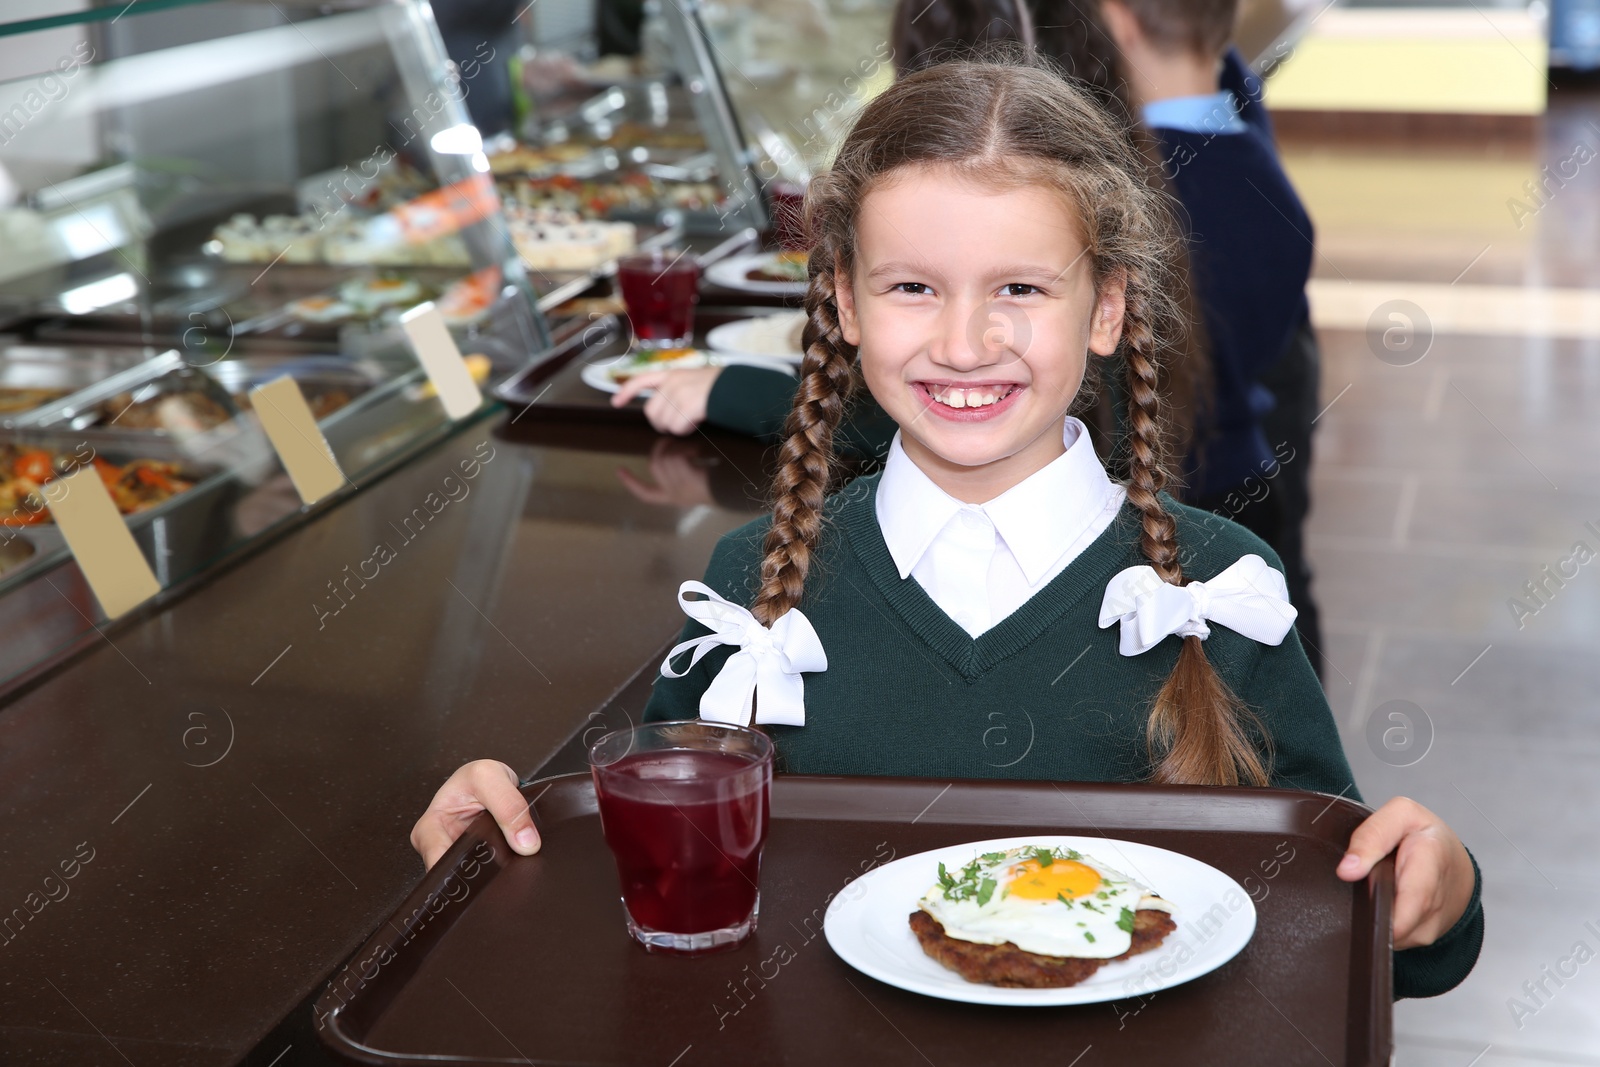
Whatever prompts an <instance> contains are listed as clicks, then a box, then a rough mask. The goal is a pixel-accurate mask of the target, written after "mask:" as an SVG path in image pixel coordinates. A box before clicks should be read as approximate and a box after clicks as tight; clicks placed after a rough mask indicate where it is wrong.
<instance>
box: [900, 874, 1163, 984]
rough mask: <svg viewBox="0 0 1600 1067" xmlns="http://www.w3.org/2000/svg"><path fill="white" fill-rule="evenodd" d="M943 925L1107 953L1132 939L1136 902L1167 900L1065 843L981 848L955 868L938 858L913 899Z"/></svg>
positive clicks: (1045, 946) (1061, 950)
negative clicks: (935, 871) (929, 881)
mask: <svg viewBox="0 0 1600 1067" xmlns="http://www.w3.org/2000/svg"><path fill="white" fill-rule="evenodd" d="M918 903H919V905H920V906H921V908H922V910H924V911H926V912H927V913H928V914H929V915H932V916H933V917H934V918H935V919H937V920H939V924H940V925H941V926H943V927H944V932H945V933H946V934H948V935H949V936H951V937H954V938H957V939H959V940H961V941H971V942H974V943H976V944H980V945H1000V944H1004V943H1006V942H1008V941H1009V942H1011V943H1012V944H1013V945H1016V946H1017V947H1018V948H1020V949H1022V950H1023V951H1025V952H1036V953H1038V954H1040V955H1042V956H1075V957H1082V958H1087V959H1111V958H1112V957H1114V956H1120V955H1122V954H1123V953H1124V952H1126V951H1128V949H1129V948H1130V947H1132V945H1133V916H1134V912H1136V911H1139V910H1140V909H1141V908H1153V909H1156V910H1159V911H1165V912H1172V911H1174V908H1173V907H1172V905H1171V904H1169V903H1167V902H1166V901H1165V900H1162V899H1161V898H1160V897H1158V896H1156V895H1155V894H1154V893H1152V892H1151V891H1150V890H1149V889H1148V888H1146V887H1145V886H1142V885H1140V884H1139V883H1138V882H1135V881H1134V880H1133V879H1131V878H1129V877H1128V876H1127V875H1124V874H1122V873H1121V872H1119V871H1116V870H1114V869H1113V868H1111V867H1108V866H1106V865H1105V864H1104V863H1101V862H1099V861H1098V860H1095V859H1091V858H1090V857H1088V856H1085V855H1083V854H1082V853H1080V852H1076V851H1074V850H1072V849H1061V848H1055V849H1050V848H1043V847H1024V848H1013V849H1009V850H1007V851H1005V852H986V853H984V854H983V855H981V856H977V857H975V858H974V859H973V860H972V862H971V863H969V864H967V865H966V866H965V867H962V868H961V869H960V870H959V871H954V872H952V871H948V870H946V869H945V865H944V864H942V863H941V864H940V865H939V882H938V884H937V885H935V886H934V887H933V888H931V889H929V890H928V892H927V894H926V895H924V896H923V898H922V899H921V901H919V902H918Z"/></svg>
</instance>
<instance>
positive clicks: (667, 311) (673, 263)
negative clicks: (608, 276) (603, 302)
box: [617, 249, 700, 348]
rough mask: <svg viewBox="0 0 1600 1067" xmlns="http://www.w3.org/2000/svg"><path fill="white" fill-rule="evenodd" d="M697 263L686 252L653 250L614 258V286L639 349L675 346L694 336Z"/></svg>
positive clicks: (697, 296) (698, 283) (698, 279)
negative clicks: (625, 309)
mask: <svg viewBox="0 0 1600 1067" xmlns="http://www.w3.org/2000/svg"><path fill="white" fill-rule="evenodd" d="M699 285H700V263H699V261H698V260H696V259H695V258H694V255H693V254H692V253H690V252H687V251H684V252H668V251H664V250H661V249H657V250H655V251H653V252H640V253H638V254H637V255H632V256H623V257H622V258H621V259H619V260H618V261H617V287H618V288H619V289H621V290H622V302H623V303H624V304H625V305H627V308H628V318H629V320H630V321H631V322H632V323H633V335H634V337H635V338H637V339H638V342H639V347H640V348H679V347H682V346H683V345H686V344H688V343H689V342H690V341H691V340H692V339H693V338H694V305H695V301H696V300H698V299H699Z"/></svg>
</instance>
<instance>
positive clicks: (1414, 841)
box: [1338, 797, 1473, 949]
mask: <svg viewBox="0 0 1600 1067" xmlns="http://www.w3.org/2000/svg"><path fill="white" fill-rule="evenodd" d="M1390 852H1394V853H1395V858H1394V947H1395V948H1396V949H1404V948H1415V947H1417V946H1418V945H1431V944H1433V943H1434V942H1435V941H1437V940H1438V939H1439V938H1440V937H1441V936H1442V935H1443V934H1444V933H1445V931H1447V930H1449V929H1450V928H1451V927H1452V926H1454V925H1455V924H1456V920H1458V919H1460V918H1461V916H1462V914H1463V913H1464V912H1465V911H1466V910H1467V905H1468V904H1469V903H1471V901H1472V882H1473V877H1472V860H1471V859H1470V858H1469V857H1468V856H1467V850H1466V847H1465V846H1464V845H1462V844H1461V839H1460V838H1458V837H1456V835H1455V832H1454V831H1453V830H1451V829H1450V827H1448V826H1446V825H1445V823H1444V820H1443V819H1441V818H1439V816H1437V815H1435V814H1434V813H1433V812H1431V811H1429V810H1428V809H1427V808H1425V807H1423V806H1422V805H1421V804H1418V803H1417V802H1416V801H1415V800H1411V799H1409V798H1407V797H1395V798H1394V799H1393V800H1391V801H1389V803H1387V804H1385V805H1384V806H1383V807H1381V808H1379V809H1378V810H1377V811H1375V812H1373V813H1372V814H1371V815H1370V816H1368V818H1367V820H1366V821H1365V822H1363V823H1362V824H1361V825H1360V826H1358V827H1356V832H1355V833H1353V834H1351V835H1350V849H1349V851H1348V852H1346V853H1345V857H1344V859H1342V860H1340V861H1339V867H1338V874H1339V877H1340V878H1342V879H1344V880H1345V881H1346V882H1354V881H1357V880H1359V879H1362V878H1365V877H1366V876H1367V872H1369V871H1371V870H1372V868H1373V866H1374V865H1375V864H1376V863H1377V862H1378V861H1379V860H1381V859H1383V857H1385V856H1387V855H1388V854H1389V853H1390Z"/></svg>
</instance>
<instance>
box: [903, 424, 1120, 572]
mask: <svg viewBox="0 0 1600 1067" xmlns="http://www.w3.org/2000/svg"><path fill="white" fill-rule="evenodd" d="M1061 439H1062V441H1063V443H1065V444H1066V446H1067V450H1066V452H1065V454H1063V455H1061V456H1058V457H1056V458H1055V459H1053V460H1051V461H1050V463H1049V465H1048V466H1046V467H1044V469H1042V470H1040V471H1037V472H1036V473H1034V474H1032V475H1030V476H1029V477H1027V478H1026V479H1024V480H1023V481H1022V482H1020V483H1019V484H1017V485H1014V486H1012V487H1011V488H1010V489H1008V490H1006V491H1005V492H1004V493H1002V494H1000V495H999V496H997V497H995V498H994V499H993V500H991V501H989V502H988V503H986V504H982V505H976V506H977V507H978V508H979V510H981V511H983V513H984V514H986V515H987V516H988V517H989V521H991V522H993V523H994V526H995V529H996V531H998V532H999V534H1000V536H1001V537H1002V538H1004V539H1005V542H1006V546H1007V547H1008V548H1010V550H1011V554H1012V555H1013V556H1014V557H1015V558H1016V561H1017V564H1018V566H1020V567H1021V568H1022V573H1023V574H1024V575H1025V576H1026V577H1027V579H1028V582H1029V583H1030V584H1032V585H1037V584H1039V581H1040V579H1041V578H1042V577H1043V576H1044V575H1045V574H1046V573H1047V572H1048V571H1049V570H1050V567H1051V565H1052V564H1054V563H1055V561H1056V560H1058V559H1060V558H1061V554H1062V553H1063V552H1065V551H1066V550H1067V547H1068V546H1069V545H1071V544H1072V543H1073V542H1074V541H1076V540H1077V538H1078V537H1079V536H1080V535H1081V534H1082V533H1083V531H1084V530H1086V529H1088V527H1089V526H1090V524H1091V523H1093V522H1094V521H1095V520H1096V519H1097V518H1098V517H1099V516H1101V515H1102V514H1104V512H1105V509H1106V508H1107V507H1108V506H1109V505H1110V503H1111V500H1112V497H1113V496H1115V494H1116V491H1117V487H1116V485H1115V484H1114V483H1113V482H1112V481H1111V479H1110V478H1109V477H1108V476H1107V475H1106V470H1105V467H1104V466H1102V465H1101V463H1100V458H1099V457H1098V456H1097V455H1095V451H1094V444H1093V442H1091V441H1090V440H1089V432H1088V429H1087V428H1086V427H1085V426H1084V425H1083V423H1082V422H1080V421H1079V420H1077V419H1075V418H1070V417H1069V418H1068V419H1067V420H1066V423H1065V425H1063V426H1062V429H1061ZM970 506H974V505H968V504H963V503H962V502H961V501H959V500H957V499H956V498H955V497H953V496H951V495H950V494H949V493H946V492H945V491H944V490H943V489H940V488H939V487H938V486H937V485H935V484H934V483H933V480H932V479H930V478H929V477H928V476H927V475H926V474H924V473H923V471H922V468H920V467H918V466H917V465H916V464H915V463H913V462H911V457H910V456H907V455H906V453H905V449H904V448H902V447H901V445H900V435H899V434H898V433H897V434H895V437H894V442H893V444H891V445H890V446H889V456H888V459H887V460H886V461H885V463H884V467H883V477H882V478H881V479H880V480H879V482H878V494H877V501H876V511H877V515H878V526H879V527H880V528H881V529H882V531H883V540H884V543H885V544H886V545H888V547H889V555H890V556H892V557H893V558H894V563H895V567H896V569H898V570H899V572H900V577H901V578H907V577H909V576H910V575H911V572H912V570H914V569H915V568H916V566H917V564H918V563H919V562H920V561H921V559H922V557H923V555H924V554H926V553H927V551H928V547H929V546H930V545H932V544H933V541H934V539H935V538H936V537H938V536H939V533H940V532H941V531H942V530H943V529H944V528H945V526H946V525H948V524H949V522H950V520H951V519H953V518H954V517H955V516H956V514H957V513H958V512H959V511H961V509H962V508H965V507H970Z"/></svg>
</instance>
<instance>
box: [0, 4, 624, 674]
mask: <svg viewBox="0 0 1600 1067" xmlns="http://www.w3.org/2000/svg"><path fill="white" fill-rule="evenodd" d="M0 18H3V19H5V20H7V21H5V22H4V23H0V74H3V76H4V78H5V80H4V82H0V249H3V250H4V251H3V253H0V681H3V680H6V679H10V678H13V677H15V676H16V675H18V674H19V673H22V672H25V671H27V670H28V669H30V668H32V667H33V666H35V665H36V664H38V663H40V662H42V661H43V660H46V659H48V658H49V657H50V656H52V655H53V654H54V653H56V652H58V651H59V650H61V649H63V648H67V647H70V646H71V645H73V644H74V642H76V641H78V640H80V639H82V638H83V637H84V636H85V635H86V634H87V635H91V636H92V629H93V628H94V627H96V626H97V625H98V623H99V622H100V621H101V620H102V619H103V618H104V616H103V615H102V614H100V611H99V605H98V602H97V600H96V598H95V597H94V596H92V595H91V594H90V590H89V589H88V587H87V586H86V583H85V580H84V578H83V576H82V573H81V571H80V569H79V568H78V567H77V566H76V564H75V563H74V561H73V559H72V557H71V555H70V553H69V552H68V548H67V545H66V543H65V541H64V538H63V536H62V534H61V533H60V532H59V531H58V529H57V527H56V523H55V521H54V516H53V514H52V510H51V509H50V508H49V507H48V506H46V503H45V494H44V492H43V487H44V486H47V485H48V484H49V483H50V482H52V481H54V480H57V479H60V478H63V477H65V476H67V475H70V474H71V473H72V472H74V471H75V470H77V469H78V468H80V467H86V466H92V467H93V468H94V469H95V470H96V471H98V472H99V474H100V477H101V480H102V481H103V482H104V484H105V485H106V487H107V489H108V490H109V493H110V496H111V498H112V501H113V502H114V503H115V505H116V508H117V510H118V511H120V512H121V513H122V514H123V515H124V516H125V521H126V523H127V525H128V527H129V528H130V530H131V531H132V532H133V535H134V539H135V541H136V542H137V544H138V546H139V548H140V549H141V550H142V552H143V554H144V556H145V557H146V559H147V561H148V562H149V564H150V567H151V570H152V572H153V573H154V575H155V577H156V579H157V581H158V582H159V584H160V586H161V588H162V589H163V590H164V591H170V590H172V589H174V588H175V587H177V586H179V585H180V584H182V583H184V582H185V581H186V580H188V579H191V578H193V577H195V576H196V575H199V574H201V573H203V572H204V571H205V570H206V569H207V568H209V567H211V566H212V565H213V564H215V563H216V562H217V561H218V560H219V559H221V558H223V557H225V556H227V555H229V554H230V553H233V552H235V551H237V550H239V549H240V548H242V547H244V546H246V545H248V544H250V543H251V542H252V541H254V540H255V539H257V538H259V537H262V536H264V535H267V534H269V533H270V532H272V531H274V530H278V529H281V528H283V527H284V526H285V525H287V524H292V523H294V522H296V521H298V520H299V519H300V518H301V517H302V516H304V515H306V514H307V513H308V511H309V509H307V508H305V507H303V506H302V505H301V501H300V498H299V496H298V495H297V494H296V492H295V490H294V488H293V487H292V485H291V484H290V481H289V479H288V478H287V476H286V475H285V474H284V473H283V470H282V467H281V465H280V463H279V461H278V458H277V454H276V453H275V452H274V450H273V448H272V446H271V444H270V443H269V440H268V438H267V436H266V434H265V433H264V432H263V430H262V426H261V424H260V421H259V420H258V419H256V418H255V416H254V414H253V413H252V411H251V399H250V391H251V389H252V388H253V387H255V386H258V385H261V384H263V383H265V382H268V381H271V380H274V379H277V378H280V377H283V376H286V375H287V376H289V377H291V378H293V379H295V380H296V381H297V383H298V384H299V387H300V391H301V393H302V394H303V395H304V396H305V398H306V400H307V402H308V405H309V407H310V409H311V414H312V417H313V418H314V419H315V420H316V422H317V425H318V428H319V429H320V430H321V432H322V434H323V436H324V437H325V438H326V440H327V442H328V445H329V447H330V449H331V451H332V453H333V455H334V456H335V457H336V459H337V461H338V465H339V467H340V469H341V470H342V472H343V473H344V475H345V477H346V485H345V487H344V489H343V491H342V492H343V493H348V492H353V491H354V490H355V486H357V485H359V484H361V483H363V482H365V481H367V480H368V479H370V478H371V477H373V476H374V475H376V474H377V473H378V472H380V471H381V470H383V469H384V468H385V467H387V466H389V465H392V464H395V463H397V462H400V461H402V460H404V459H405V458H406V457H407V456H409V455H411V454H413V453H415V452H416V451H417V450H418V449H420V448H422V447H424V446H425V445H427V444H429V443H430V442H433V441H436V440H438V439H439V438H441V437H442V436H444V435H446V434H448V433H449V432H450V431H451V429H452V426H453V422H452V420H451V419H450V418H449V417H448V416H447V415H446V413H445V411H444V408H443V407H442V405H441V404H440V402H439V400H438V399H437V397H436V396H435V395H434V393H433V390H432V389H431V387H430V385H429V382H428V381H427V379H426V377H425V375H424V373H423V371H422V369H421V368H420V366H419V364H418V361H417V359H416V358H415V356H414V354H413V352H412V350H411V348H410V346H409V344H408V343H407V341H406V339H405V335H404V333H403V331H402V330H401V329H400V327H399V324H398V318H399V315H400V314H401V313H402V312H404V311H405V310H407V309H409V308H412V307H414V306H416V305H418V304H420V303H423V302H425V301H432V302H433V304H434V306H435V307H437V308H438V310H439V311H440V313H441V314H442V316H443V317H444V319H445V321H446V322H447V323H448V324H449V328H450V330H451V332H452V334H453V335H454V337H455V341H456V344H457V346H458V347H459V349H460V350H461V351H462V352H463V353H466V354H467V359H466V362H467V364H468V366H469V368H471V369H473V370H474V372H475V373H476V374H477V375H478V376H479V377H489V376H492V375H494V374H496V373H504V372H505V371H508V370H510V369H512V368H515V367H520V366H523V365H524V364H526V362H527V361H528V360H529V359H530V358H532V357H534V356H535V355H536V354H537V353H538V352H540V351H542V350H544V349H545V348H547V347H548V344H549V339H550V335H549V330H548V326H547V323H546V320H545V318H544V316H543V315H542V314H541V311H540V308H539V301H540V298H541V297H542V296H548V295H550V294H551V293H552V291H553V290H556V289H558V288H559V287H560V286H561V285H562V284H564V283H567V282H570V281H572V280H573V279H574V278H577V279H580V280H584V281H587V280H588V278H589V273H588V272H589V270H590V269H591V268H592V267H593V266H594V264H593V263H591V262H587V261H578V268H577V269H575V270H574V269H566V268H565V264H563V269H558V270H550V271H533V270H529V269H526V268H525V267H524V266H523V259H522V257H521V256H519V254H518V251H517V249H518V246H519V243H521V244H527V245H529V246H530V247H536V246H537V245H538V242H537V241H527V240H525V239H524V235H523V234H522V233H521V231H520V230H519V228H518V225H517V223H516V221H515V220H514V219H513V218H512V217H511V216H510V215H509V214H508V213H507V211H506V210H504V209H503V208H502V205H501V202H500V199H499V197H498V196H497V195H496V188H495V185H494V183H493V178H492V176H491V174H490V169H489V165H488V161H487V158H486V156H485V154H484V150H483V144H482V143H481V139H480V138H479V136H478V132H477V130H476V128H475V127H474V126H473V125H472V123H471V120H470V119H469V117H468V113H467V109H466V107H465V106H464V104H463V101H464V99H465V98H466V96H467V94H468V93H469V92H470V91H471V82H470V79H469V73H470V72H468V71H464V70H462V69H461V68H458V67H455V66H453V65H452V64H450V63H449V62H448V61H447V59H446V56H445V53H444V50H443V45H442V43H441V40H440V36H439V32H438V30H437V28H436V27H435V25H434V23H433V20H432V17H431V13H430V11H429V9H428V7H427V6H426V5H424V4H415V3H381V4H371V5H353V4H327V3H321V4H315V5H312V4H305V3H298V2H295V0H266V2H251V0H238V2H234V0H210V2H204V3H198V2H189V3H181V2H173V0H136V2H134V3H125V2H124V3H119V4H117V5H105V6H92V5H91V4H89V3H86V2H83V0H40V2H35V3H30V4H9V5H7V6H6V8H5V10H4V12H3V13H0ZM558 221H559V220H558ZM632 233H633V231H632V229H631V228H630V229H629V230H628V234H629V236H630V240H631V238H632ZM580 236H588V237H592V236H593V235H592V234H573V233H561V234H552V235H551V240H550V242H549V243H550V244H552V245H554V244H558V243H559V241H558V239H557V238H558V237H565V238H569V239H570V240H569V241H568V243H569V244H576V243H578V242H577V240H576V238H577V237H580ZM591 243H592V242H591ZM612 254H614V252H613V253H612ZM549 258H550V257H548V256H546V257H545V259H546V260H547V261H548V260H549ZM570 261H572V260H571V257H569V260H568V262H570ZM337 495H339V494H336V496H337Z"/></svg>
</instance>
